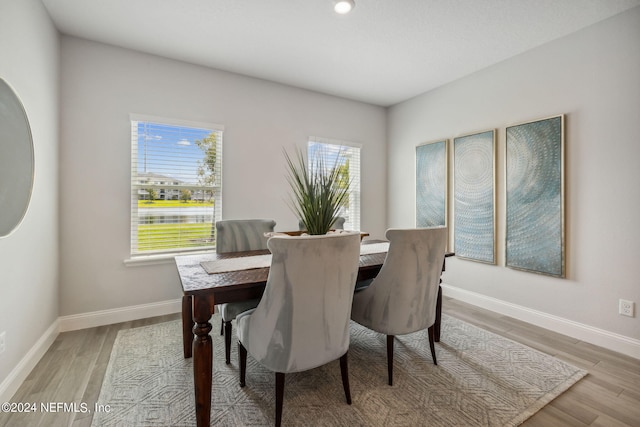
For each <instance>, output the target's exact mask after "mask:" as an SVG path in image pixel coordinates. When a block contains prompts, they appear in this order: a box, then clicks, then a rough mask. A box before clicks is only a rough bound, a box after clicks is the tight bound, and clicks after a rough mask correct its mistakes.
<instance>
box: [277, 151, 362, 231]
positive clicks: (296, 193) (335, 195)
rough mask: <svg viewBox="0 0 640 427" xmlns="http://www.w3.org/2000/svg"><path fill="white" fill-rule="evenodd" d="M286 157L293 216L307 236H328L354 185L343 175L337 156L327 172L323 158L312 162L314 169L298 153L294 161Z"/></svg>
mask: <svg viewBox="0 0 640 427" xmlns="http://www.w3.org/2000/svg"><path fill="white" fill-rule="evenodd" d="M284 155H285V158H286V160H287V166H288V169H289V175H288V176H287V180H288V182H289V185H291V189H292V190H293V194H292V196H291V204H290V206H291V208H292V210H293V212H294V213H295V214H296V215H297V216H298V218H300V221H301V222H302V223H303V224H304V226H305V228H306V230H307V233H308V234H312V235H318V234H326V233H327V232H328V231H329V230H330V229H331V226H332V225H333V223H334V222H335V220H336V218H337V217H338V215H339V212H340V208H341V207H342V206H343V205H345V204H346V203H347V201H348V200H349V187H350V185H351V182H350V181H348V180H345V178H344V176H342V174H341V173H340V168H339V164H338V156H336V158H335V160H334V162H333V164H332V165H331V167H330V168H328V167H326V166H327V165H326V164H325V160H326V159H325V158H324V156H322V155H321V154H320V155H317V156H315V157H314V158H313V159H310V160H309V165H310V166H311V167H307V162H306V160H305V158H304V155H303V154H302V152H301V151H300V150H299V149H298V150H297V151H296V156H295V157H294V158H291V157H290V156H289V154H288V153H287V152H286V151H284ZM345 181H347V182H345Z"/></svg>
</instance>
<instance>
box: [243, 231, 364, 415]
mask: <svg viewBox="0 0 640 427" xmlns="http://www.w3.org/2000/svg"><path fill="white" fill-rule="evenodd" d="M269 249H270V250H271V253H272V254H273V258H272V262H271V270H270V271H269V278H268V280H267V285H266V288H265V290H264V294H263V296H262V299H261V300H260V303H259V304H258V306H257V307H256V308H255V309H254V310H251V311H248V312H246V313H242V314H240V315H238V317H237V319H236V321H237V325H236V332H237V335H238V349H239V351H238V353H239V355H240V385H241V386H242V387H244V385H245V376H246V364H247V352H248V353H249V354H251V355H252V356H253V357H254V358H255V359H256V360H257V361H258V362H259V363H260V364H262V365H263V366H265V367H266V368H267V369H269V370H271V371H275V373H276V425H277V426H279V425H280V422H281V420H282V399H283V395H284V375H285V373H289V372H300V371H305V370H308V369H313V368H315V367H318V366H322V365H324V364H327V363H329V362H331V361H333V360H336V359H340V370H341V373H342V385H343V388H344V392H345V396H346V398H347V403H349V404H351V394H350V391H349V377H348V369H347V351H348V350H349V313H350V312H351V300H352V299H353V291H354V287H355V283H356V278H357V276H358V264H359V258H360V234H359V233H358V232H345V233H340V234H326V235H320V236H299V237H291V236H274V237H272V238H271V239H269Z"/></svg>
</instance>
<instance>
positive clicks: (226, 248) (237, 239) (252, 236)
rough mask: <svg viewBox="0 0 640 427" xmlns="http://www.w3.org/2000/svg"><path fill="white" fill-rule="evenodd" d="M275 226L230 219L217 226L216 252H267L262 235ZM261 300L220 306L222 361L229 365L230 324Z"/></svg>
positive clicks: (264, 238)
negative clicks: (264, 250) (261, 250)
mask: <svg viewBox="0 0 640 427" xmlns="http://www.w3.org/2000/svg"><path fill="white" fill-rule="evenodd" d="M275 227H276V222H275V221H274V220H272V219H230V220H223V221H218V222H216V252H218V253H226V252H244V251H257V250H260V249H267V237H266V236H265V235H264V234H265V233H269V232H273V230H274V228H275ZM258 302H260V299H259V298H258V299H252V300H248V301H242V302H232V303H226V304H219V305H218V310H219V311H220V313H221V315H222V324H221V325H220V334H221V335H222V334H224V336H225V337H224V338H225V339H224V345H225V361H226V362H227V364H229V363H231V330H232V326H231V321H232V320H233V319H235V318H236V316H237V315H238V314H239V313H242V312H243V311H247V310H250V309H252V308H254V307H255V306H257V305H258Z"/></svg>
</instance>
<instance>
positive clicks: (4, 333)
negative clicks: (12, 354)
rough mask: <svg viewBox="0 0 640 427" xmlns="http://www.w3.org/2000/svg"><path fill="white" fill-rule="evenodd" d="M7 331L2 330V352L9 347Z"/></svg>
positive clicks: (0, 348)
mask: <svg viewBox="0 0 640 427" xmlns="http://www.w3.org/2000/svg"><path fill="white" fill-rule="evenodd" d="M6 340H7V333H6V332H2V333H0V353H4V351H5V350H6V348H7V342H6Z"/></svg>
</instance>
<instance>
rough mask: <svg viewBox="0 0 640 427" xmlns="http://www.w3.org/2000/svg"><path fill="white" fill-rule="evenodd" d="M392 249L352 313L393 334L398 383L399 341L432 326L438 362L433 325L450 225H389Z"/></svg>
mask: <svg viewBox="0 0 640 427" xmlns="http://www.w3.org/2000/svg"><path fill="white" fill-rule="evenodd" d="M386 237H387V239H388V240H389V252H388V253H387V256H386V258H385V261H384V264H383V265H382V268H381V269H380V273H378V275H377V276H376V278H375V279H373V281H371V284H370V285H369V286H368V287H366V288H364V289H363V290H360V291H358V292H356V293H355V295H354V297H353V305H352V309H351V319H353V320H354V321H356V322H358V323H359V324H361V325H363V326H365V327H367V328H369V329H371V330H374V331H376V332H380V333H382V334H385V335H386V336H387V371H388V377H389V385H393V341H394V337H395V336H396V335H405V334H410V333H413V332H417V331H421V330H423V329H428V335H429V347H430V348H431V356H432V358H433V363H434V364H436V365H437V364H438V363H437V360H436V352H435V346H434V329H433V325H434V323H435V319H436V301H437V297H438V286H439V284H440V274H441V273H442V264H443V262H444V255H445V250H446V245H447V229H446V228H444V227H438V228H417V229H416V228H414V229H389V230H387V233H386Z"/></svg>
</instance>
